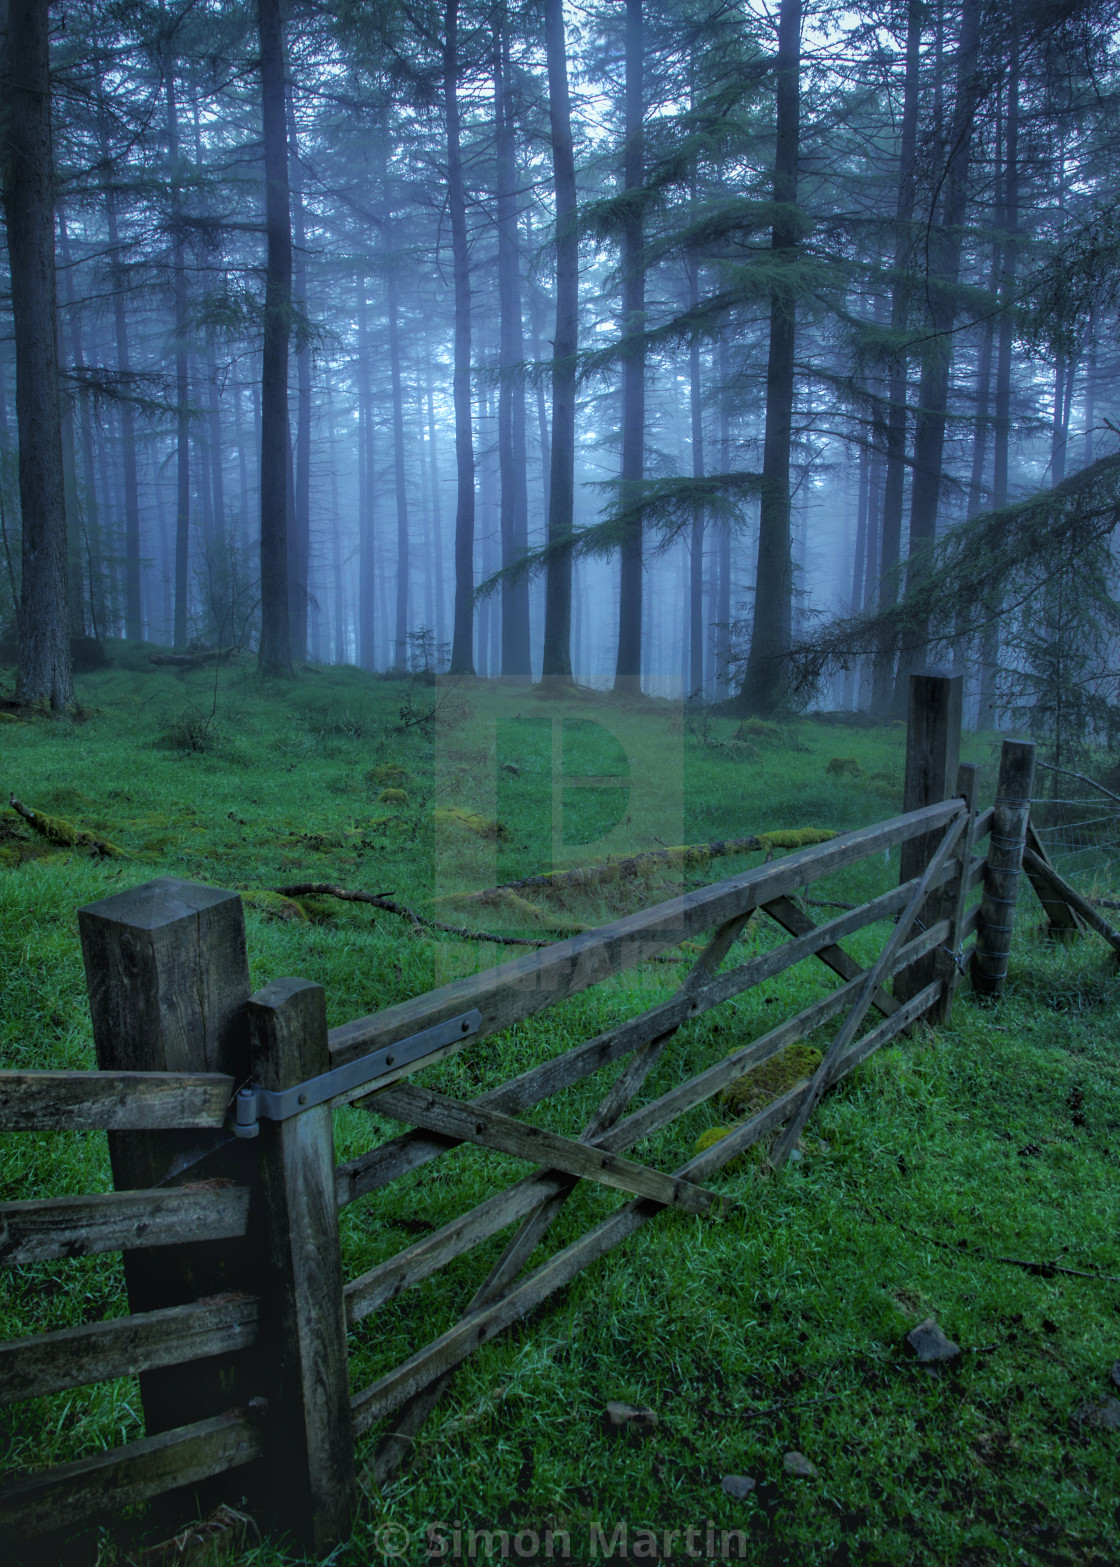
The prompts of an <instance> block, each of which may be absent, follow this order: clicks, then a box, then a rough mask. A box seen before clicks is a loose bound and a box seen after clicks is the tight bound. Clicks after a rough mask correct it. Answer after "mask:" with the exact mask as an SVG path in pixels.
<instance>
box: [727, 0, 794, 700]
mask: <svg viewBox="0 0 1120 1567" xmlns="http://www.w3.org/2000/svg"><path fill="white" fill-rule="evenodd" d="M775 76H776V96H777V115H776V118H777V150H776V153H775V157H774V205H775V217H774V226H773V230H772V234H771V249H772V253H773V256H774V260H775V262H778V263H784V264H785V265H787V266H790V267H793V266H794V265H796V262H797V242H798V215H797V211H796V207H795V203H796V201H797V158H798V143H799V139H800V121H801V0H782V4H781V10H780V12H779V16H778V55H777V60H776V62H775ZM796 318H797V304H796V300H795V297H794V287H793V284H792V282H791V283H790V284H776V285H775V287H774V289H773V290H772V292H771V297H770V351H769V355H768V358H767V365H766V434H765V437H764V441H763V453H762V489H761V494H760V501H759V518H758V569H757V572H756V574H755V593H754V618H753V623H752V630H751V646H750V653H749V654H748V656H747V668H746V672H745V674H744V676H743V686H742V690H741V691H740V693H739V697H738V702H737V705H738V706H739V707H740V708H741V709H742V710H744V711H750V712H761V713H769V712H775V711H777V710H779V709H780V708H782V707H783V706H784V705H785V701H786V695H787V680H788V675H787V670H786V654H787V653H788V651H789V643H790V616H791V608H792V595H793V571H792V562H791V559H790V542H791V541H790V483H789V464H790V448H791V444H792V435H793V389H794V375H793V352H794V336H795V330H796Z"/></svg>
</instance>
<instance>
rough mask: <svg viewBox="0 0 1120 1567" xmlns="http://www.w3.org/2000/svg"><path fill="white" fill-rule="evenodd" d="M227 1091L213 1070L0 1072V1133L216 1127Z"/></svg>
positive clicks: (227, 1081) (225, 1080)
mask: <svg viewBox="0 0 1120 1567" xmlns="http://www.w3.org/2000/svg"><path fill="white" fill-rule="evenodd" d="M233 1087H234V1083H233V1078H232V1077H226V1076H225V1075H224V1074H221V1073H218V1072H195V1073H191V1074H188V1073H179V1074H177V1075H176V1076H173V1077H171V1076H167V1075H165V1074H164V1073H162V1072H51V1071H45V1072H0V1131H3V1132H9V1131H49V1130H53V1129H56V1128H58V1129H64V1130H66V1131H68V1132H92V1131H108V1132H119V1131H160V1130H167V1129H171V1128H177V1129H188V1130H189V1129H197V1128H202V1127H220V1126H221V1125H222V1123H223V1121H224V1120H225V1117H226V1111H227V1110H228V1108H229V1103H230V1100H231V1099H232V1097H233Z"/></svg>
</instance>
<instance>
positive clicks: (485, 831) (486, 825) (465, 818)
mask: <svg viewBox="0 0 1120 1567" xmlns="http://www.w3.org/2000/svg"><path fill="white" fill-rule="evenodd" d="M435 824H436V826H437V827H443V828H447V827H459V828H462V830H463V831H464V832H472V833H474V835H475V837H476V838H489V839H491V840H492V841H493V842H496V843H502V842H505V840H506V839H508V837H509V829H508V828H507V827H506V826H505V824H504V823H503V822H492V821H488V820H487V818H486V817H485V816H478V815H476V814H475V812H473V811H464V810H461V809H460V808H459V807H458V806H448V807H446V808H445V809H440V810H437V811H436V813H435Z"/></svg>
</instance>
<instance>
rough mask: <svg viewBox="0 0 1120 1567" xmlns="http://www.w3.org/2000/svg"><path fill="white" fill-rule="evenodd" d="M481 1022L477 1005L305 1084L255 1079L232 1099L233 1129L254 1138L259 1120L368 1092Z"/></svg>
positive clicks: (286, 1117) (277, 1118)
mask: <svg viewBox="0 0 1120 1567" xmlns="http://www.w3.org/2000/svg"><path fill="white" fill-rule="evenodd" d="M481 1027H482V1013H481V1012H479V1011H478V1010H477V1008H476V1009H475V1010H473V1011H471V1012H461V1013H460V1014H459V1015H458V1017H451V1018H448V1019H447V1021H446V1022H445V1023H435V1024H433V1025H432V1027H431V1028H422V1029H421V1030H420V1032H419V1033H418V1034H409V1035H408V1036H407V1037H406V1038H404V1039H398V1040H397V1041H396V1043H395V1044H392V1045H382V1047H381V1049H380V1050H372V1051H371V1052H370V1053H369V1055H368V1056H359V1058H358V1059H357V1061H351V1062H350V1063H349V1065H347V1066H336V1067H335V1068H334V1069H333V1071H330V1072H324V1073H323V1074H322V1075H321V1076H320V1077H312V1078H309V1079H308V1080H307V1082H306V1083H296V1084H294V1085H293V1086H292V1087H291V1088H284V1089H279V1090H277V1089H270V1088H260V1087H259V1086H258V1085H257V1084H256V1083H250V1084H249V1085H248V1087H246V1088H243V1089H241V1091H240V1092H239V1093H238V1095H237V1097H236V1099H235V1100H234V1123H233V1130H234V1132H235V1133H236V1135H237V1136H238V1137H256V1135H257V1133H258V1132H259V1131H260V1122H261V1120H262V1119H263V1120H266V1121H287V1120H289V1119H290V1117H292V1116H293V1115H299V1113H300V1111H301V1110H310V1109H311V1108H312V1107H313V1106H314V1105H321V1104H326V1102H327V1101H328V1100H329V1099H337V1098H338V1097H339V1096H340V1095H342V1094H347V1093H351V1092H353V1091H354V1090H355V1089H365V1090H367V1091H369V1092H373V1090H374V1089H375V1088H376V1087H377V1080H378V1078H380V1077H384V1076H386V1074H387V1073H389V1072H395V1071H396V1070H397V1069H398V1068H399V1067H402V1066H407V1065H408V1064H409V1062H411V1061H418V1060H419V1059H420V1057H421V1056H426V1055H429V1054H430V1053H431V1052H432V1051H433V1050H439V1049H441V1048H442V1046H444V1045H451V1044H454V1043H455V1042H456V1040H459V1039H469V1038H470V1036H471V1035H472V1034H477V1033H478V1031H479V1029H480V1028H481Z"/></svg>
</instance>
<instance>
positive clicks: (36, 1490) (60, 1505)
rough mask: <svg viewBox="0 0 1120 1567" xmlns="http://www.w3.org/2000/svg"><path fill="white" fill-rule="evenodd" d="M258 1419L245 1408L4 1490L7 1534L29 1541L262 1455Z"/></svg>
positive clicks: (0, 1529)
mask: <svg viewBox="0 0 1120 1567" xmlns="http://www.w3.org/2000/svg"><path fill="white" fill-rule="evenodd" d="M260 1452H261V1439H260V1432H259V1430H258V1426H257V1421H256V1420H255V1419H253V1418H252V1417H251V1416H249V1415H247V1414H245V1413H244V1412H243V1411H241V1410H230V1411H228V1412H227V1413H226V1414H222V1415H215V1416H212V1417H211V1418H210V1419H208V1420H200V1421H197V1422H196V1423H194V1424H192V1425H188V1426H182V1427H179V1428H178V1429H177V1430H171V1431H162V1432H160V1434H159V1435H158V1436H149V1437H145V1438H144V1439H143V1440H142V1441H139V1442H132V1443H130V1444H129V1445H128V1446H127V1447H116V1448H113V1449H112V1451H111V1452H108V1453H98V1454H96V1455H95V1456H94V1457H93V1458H83V1459H79V1460H78V1461H77V1462H76V1463H72V1464H59V1465H58V1466H57V1467H55V1468H54V1469H48V1470H46V1471H45V1472H44V1473H43V1474H39V1475H33V1476H32V1477H31V1478H30V1479H28V1480H22V1481H20V1482H19V1483H18V1484H17V1485H13V1486H9V1487H8V1488H7V1489H5V1490H3V1491H0V1534H3V1535H5V1536H6V1537H7V1538H8V1539H9V1540H13V1541H14V1540H29V1539H35V1538H36V1537H37V1536H40V1535H44V1534H51V1533H53V1532H54V1531H55V1530H59V1529H68V1528H72V1527H73V1526H74V1525H75V1524H80V1523H85V1522H86V1521H88V1520H91V1519H94V1518H98V1517H105V1516H109V1515H113V1514H118V1513H120V1512H121V1511H122V1510H123V1509H124V1508H126V1507H132V1506H135V1505H136V1503H138V1502H146V1501H149V1500H150V1499H151V1498H152V1497H153V1496H159V1495H161V1494H162V1493H163V1492H165V1491H173V1490H178V1489H179V1488H180V1487H181V1486H187V1485H195V1484H197V1483H198V1481H200V1480H205V1479H206V1478H207V1477H208V1476H209V1475H214V1474H221V1473H223V1472H224V1471H225V1470H227V1469H236V1468H240V1467H241V1465H243V1464H247V1463H250V1462H251V1461H252V1460H253V1459H254V1458H258V1457H259V1456H260Z"/></svg>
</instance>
